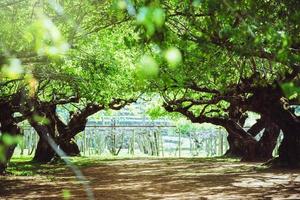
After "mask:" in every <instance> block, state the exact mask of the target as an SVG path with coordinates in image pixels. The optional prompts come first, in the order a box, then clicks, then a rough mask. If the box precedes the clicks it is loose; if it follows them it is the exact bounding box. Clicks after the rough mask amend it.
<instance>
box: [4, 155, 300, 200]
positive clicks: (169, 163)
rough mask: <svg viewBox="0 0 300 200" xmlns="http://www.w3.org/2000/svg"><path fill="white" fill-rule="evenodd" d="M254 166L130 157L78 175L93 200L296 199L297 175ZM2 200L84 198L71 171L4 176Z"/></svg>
mask: <svg viewBox="0 0 300 200" xmlns="http://www.w3.org/2000/svg"><path fill="white" fill-rule="evenodd" d="M257 165H258V164H257V163H239V162H228V161H224V160H222V159H150V160H149V159H130V160H116V161H107V162H105V163H98V164H97V165H94V166H91V167H87V166H85V167H84V168H83V169H82V171H83V173H84V174H85V176H86V177H87V178H88V180H89V181H90V184H91V186H92V188H93V191H94V194H95V197H96V199H118V200H123V199H143V200H144V199H300V171H299V170H293V171H291V170H290V171H284V170H270V169H268V170H265V169H264V170H261V169H259V170H258V169H255V168H254V166H257ZM0 188H1V189H0V195H2V196H1V198H4V199H57V198H61V199H62V190H69V191H70V192H71V197H70V199H86V197H85V193H84V191H83V189H82V186H81V185H79V184H78V183H76V181H75V179H74V177H73V174H72V173H71V172H60V173H56V176H53V174H52V176H48V177H45V175H44V174H43V175H40V176H29V177H24V176H7V177H3V178H2V180H1V182H0Z"/></svg>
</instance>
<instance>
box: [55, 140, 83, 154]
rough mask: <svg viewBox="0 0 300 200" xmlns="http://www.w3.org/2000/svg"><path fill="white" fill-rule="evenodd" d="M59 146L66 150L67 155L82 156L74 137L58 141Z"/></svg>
mask: <svg viewBox="0 0 300 200" xmlns="http://www.w3.org/2000/svg"><path fill="white" fill-rule="evenodd" d="M58 144H59V148H60V149H61V150H63V151H64V152H65V154H66V155H67V156H80V150H79V147H78V145H77V143H76V142H75V140H74V139H71V140H61V141H58Z"/></svg>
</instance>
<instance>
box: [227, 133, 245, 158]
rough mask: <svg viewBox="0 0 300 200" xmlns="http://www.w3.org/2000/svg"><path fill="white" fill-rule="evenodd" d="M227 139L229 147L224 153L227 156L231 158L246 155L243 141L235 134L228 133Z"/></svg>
mask: <svg viewBox="0 0 300 200" xmlns="http://www.w3.org/2000/svg"><path fill="white" fill-rule="evenodd" d="M227 141H228V144H229V149H228V150H227V151H226V153H225V154H224V156H225V157H229V158H241V157H243V156H244V154H245V152H244V149H245V148H244V147H243V142H241V140H240V139H239V138H238V137H236V136H234V135H233V134H228V136H227Z"/></svg>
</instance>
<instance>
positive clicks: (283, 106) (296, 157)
mask: <svg viewBox="0 0 300 200" xmlns="http://www.w3.org/2000/svg"><path fill="white" fill-rule="evenodd" d="M283 97H284V95H283V92H282V91H281V88H280V86H278V85H276V86H274V87H272V86H269V87H262V88H257V89H256V91H255V92H254V95H253V96H252V97H251V98H249V100H248V102H247V104H248V105H251V109H252V110H253V111H255V112H258V113H262V114H264V115H266V116H268V117H269V118H270V119H271V120H272V121H273V122H274V123H275V124H277V125H278V126H279V128H280V129H281V130H282V132H283V136H284V137H283V140H282V142H281V145H280V147H279V156H278V158H276V159H275V160H274V162H273V163H271V164H273V165H274V166H279V167H291V168H296V167H300V120H299V118H298V117H296V116H295V114H294V113H292V112H291V111H290V110H289V109H288V102H287V100H286V99H284V98H283Z"/></svg>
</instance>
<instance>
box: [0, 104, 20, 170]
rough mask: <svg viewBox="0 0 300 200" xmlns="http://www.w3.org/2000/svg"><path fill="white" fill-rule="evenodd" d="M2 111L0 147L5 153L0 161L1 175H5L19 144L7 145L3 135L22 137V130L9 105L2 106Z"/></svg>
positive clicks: (0, 108)
mask: <svg viewBox="0 0 300 200" xmlns="http://www.w3.org/2000/svg"><path fill="white" fill-rule="evenodd" d="M0 110H1V112H0V123H1V126H0V131H1V134H2V135H1V138H0V147H1V148H2V152H1V153H3V155H1V156H2V157H1V159H0V174H4V173H5V170H6V168H7V165H8V163H9V161H10V159H11V157H12V156H13V153H14V150H15V148H16V146H17V144H16V143H13V144H7V143H6V141H4V140H3V134H8V135H10V136H12V137H15V136H18V135H21V130H20V128H19V127H18V125H17V123H16V122H15V119H14V118H13V111H12V110H11V109H10V105H9V103H4V104H1V105H0Z"/></svg>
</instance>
